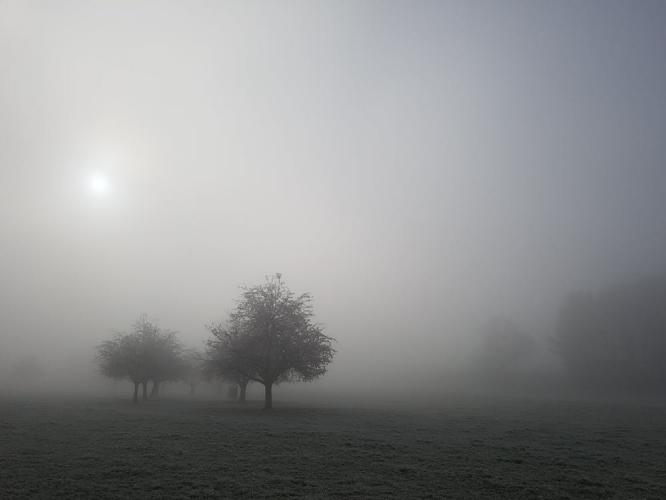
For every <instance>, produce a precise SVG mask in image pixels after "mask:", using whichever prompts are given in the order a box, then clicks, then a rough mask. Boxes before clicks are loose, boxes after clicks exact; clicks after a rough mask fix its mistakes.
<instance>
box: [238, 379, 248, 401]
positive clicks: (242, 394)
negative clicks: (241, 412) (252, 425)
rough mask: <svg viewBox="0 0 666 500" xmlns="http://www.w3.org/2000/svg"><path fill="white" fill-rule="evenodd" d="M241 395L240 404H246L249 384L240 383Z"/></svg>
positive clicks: (239, 397) (239, 396)
mask: <svg viewBox="0 0 666 500" xmlns="http://www.w3.org/2000/svg"><path fill="white" fill-rule="evenodd" d="M238 387H239V388H240V394H239V395H238V402H239V403H245V395H246V394H247V382H239V383H238Z"/></svg>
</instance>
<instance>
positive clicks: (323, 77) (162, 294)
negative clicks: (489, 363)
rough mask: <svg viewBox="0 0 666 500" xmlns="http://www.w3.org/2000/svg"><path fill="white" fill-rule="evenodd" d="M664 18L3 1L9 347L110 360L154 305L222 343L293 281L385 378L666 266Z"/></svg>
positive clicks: (349, 362)
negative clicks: (242, 296)
mask: <svg viewBox="0 0 666 500" xmlns="http://www.w3.org/2000/svg"><path fill="white" fill-rule="evenodd" d="M665 27H666V2H663V1H629V0H626V1H623V2H614V1H609V0H603V1H601V0H600V1H571V2H570V1H549V2H540V1H503V2H498V1H488V2H483V1H460V2H445V1H439V2H428V1H409V2H408V1H404V2H395V1H394V2H391V1H376V2H373V1H360V0H359V1H333V0H330V1H327V2H314V1H311V0H308V1H282V2H252V1H240V0H239V1H236V2H218V1H209V2H197V1H188V2H164V1H159V2H157V1H156V2H141V1H136V2H135V1H133V2H112V1H107V2H97V1H78V2H73V1H57V2H56V1H51V2H37V1H7V0H0V224H1V226H0V227H1V229H2V230H1V231H0V252H1V255H0V349H2V348H3V346H4V347H5V348H6V349H5V351H4V352H5V353H7V352H9V347H11V348H12V349H13V350H14V351H17V352H18V351H21V352H23V351H26V350H30V349H34V348H35V347H39V348H40V349H47V350H48V352H65V353H67V352H72V353H77V354H85V355H87V354H86V353H90V352H92V351H91V346H94V345H95V344H96V343H98V342H99V341H100V340H101V339H103V338H105V337H107V336H109V335H110V333H111V332H112V331H113V330H121V329H124V328H127V327H128V325H129V324H130V323H131V322H132V321H133V320H134V319H135V318H136V317H137V316H138V315H139V314H141V313H144V312H145V313H147V314H148V315H149V316H150V317H152V318H155V319H158V320H159V322H160V324H161V325H162V326H164V327H168V328H173V329H176V330H179V331H181V332H182V337H183V338H184V339H185V340H186V341H187V342H188V343H190V344H192V345H195V346H198V345H201V342H202V341H203V340H204V339H205V338H206V336H207V334H206V331H205V329H204V325H205V324H206V323H209V322H211V321H215V320H221V319H224V317H225V316H226V314H227V313H228V312H229V310H230V309H231V308H232V306H233V299H234V297H236V296H238V293H239V290H238V286H239V285H241V284H244V283H245V284H249V285H252V284H255V283H258V282H260V281H261V280H262V279H263V277H264V275H266V274H272V273H275V272H281V273H283V276H284V279H285V281H286V283H287V284H288V285H289V286H290V287H291V288H292V289H294V290H295V291H297V292H301V291H310V292H312V293H313V295H314V297H315V308H316V309H315V310H316V312H317V317H318V319H319V320H320V321H321V322H322V323H323V324H324V325H325V326H326V327H327V331H328V333H329V334H330V335H333V336H334V337H336V338H338V340H339V344H338V349H339V350H340V355H339V357H338V363H339V364H340V365H344V366H350V367H351V366H354V367H356V369H358V370H361V365H362V364H363V362H362V359H363V358H364V357H366V356H368V354H371V357H372V361H371V362H370V366H371V368H369V369H372V367H373V366H380V365H381V364H382V363H383V362H385V361H395V360H403V361H405V360H406V361H410V360H437V359H439V358H443V357H445V355H446V353H451V352H455V349H456V346H457V344H458V343H460V342H464V335H466V333H465V332H467V331H468V330H473V329H474V328H475V327H476V326H477V325H478V324H479V323H481V322H483V321H484V320H485V319H486V318H489V317H492V316H494V315H497V314H506V315H509V316H512V317H514V318H515V319H516V320H517V321H519V322H520V321H523V322H526V324H529V325H536V324H539V321H541V320H542V319H543V318H548V317H549V315H551V314H554V312H555V311H556V308H557V306H558V303H559V301H560V300H561V298H562V296H563V294H564V293H566V292H567V291H569V290H571V289H573V288H578V287H590V288H594V287H596V286H598V285H599V284H600V283H603V282H604V281H607V280H612V279H615V277H621V276H625V275H634V274H637V273H647V272H663V271H664V270H666V260H665V259H666V215H665V214H666V201H665V200H666V161H665V160H666V140H664V139H665V137H666V57H665V54H666V29H665ZM94 176H98V177H99V176H101V177H103V179H105V182H108V189H106V191H104V192H97V191H95V190H94V189H91V186H90V182H91V178H93V177H94ZM535 318H536V319H535ZM537 319H538V320H537ZM74 341H76V342H74Z"/></svg>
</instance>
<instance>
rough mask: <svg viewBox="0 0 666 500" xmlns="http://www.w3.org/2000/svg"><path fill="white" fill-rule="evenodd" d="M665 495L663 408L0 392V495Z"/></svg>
mask: <svg viewBox="0 0 666 500" xmlns="http://www.w3.org/2000/svg"><path fill="white" fill-rule="evenodd" d="M53 496H60V497H64V498H118V497H120V498H165V497H178V498H187V497H191V498H202V497H246V498H262V497H269V496H270V497H308V498H329V497H336V498H352V497H355V498H369V497H376V498H387V497H396V498H407V497H414V498H420V497H437V498H441V497H455V498H479V497H484V498H492V497H504V498H520V497H524V498H666V408H664V407H663V406H659V405H637V404H627V405H619V404H610V403H580V402H578V403H576V402H552V401H551V402H529V401H518V400H512V401H506V400H505V401H500V400H493V401H483V400H478V399H477V400H472V399H464V398H456V399H451V400H445V401H442V402H440V403H439V404H438V405H437V408H436V409H427V410H426V409H422V410H408V409H405V408H389V407H381V408H380V407H376V408H361V407H352V406H349V407H340V408H336V407H330V406H328V407H327V406H317V407H315V406H308V405H307V403H306V404H303V405H295V404H294V403H289V404H286V403H282V404H280V402H278V403H277V408H276V409H275V410H274V412H273V413H270V414H267V413H265V412H263V411H262V410H261V409H260V407H259V406H258V404H254V403H251V404H249V405H248V406H247V407H239V406H237V405H234V404H230V403H224V402H218V401H201V400H186V399H182V400H178V399H170V400H162V401H154V402H153V401H151V402H149V403H146V404H144V405H139V406H137V407H134V406H132V405H131V404H129V403H128V402H126V401H124V400H114V399H102V398H99V399H94V398H87V399H86V398H66V399H61V400H58V399H56V398H47V399H40V398H27V397H24V398H17V397H3V398H1V399H0V497H2V498H4V499H7V498H28V497H35V498H44V497H53Z"/></svg>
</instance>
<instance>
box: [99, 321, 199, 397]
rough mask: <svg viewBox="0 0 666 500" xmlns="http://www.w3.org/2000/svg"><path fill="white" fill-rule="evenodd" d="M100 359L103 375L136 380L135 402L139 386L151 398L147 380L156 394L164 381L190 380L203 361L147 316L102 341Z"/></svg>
mask: <svg viewBox="0 0 666 500" xmlns="http://www.w3.org/2000/svg"><path fill="white" fill-rule="evenodd" d="M198 358H199V359H200V356H199V357H198ZM97 359H98V362H99V365H100V369H101V371H102V373H103V374H104V375H106V376H108V377H111V378H114V379H117V380H120V379H129V380H130V381H131V382H132V383H133V384H134V397H133V399H134V402H135V403H136V402H137V401H138V399H139V387H142V389H143V391H142V397H143V399H148V383H149V382H152V390H151V394H150V396H151V397H157V396H158V395H159V389H160V384H161V383H163V382H167V381H176V380H183V379H186V380H191V379H192V377H193V373H194V372H195V371H200V368H199V366H200V364H201V362H200V361H198V359H197V356H196V354H195V353H194V352H193V351H185V350H184V349H183V346H182V344H181V343H180V341H179V340H178V337H177V335H176V333H175V332H172V331H168V330H163V329H161V328H159V327H158V326H157V325H155V324H154V323H152V322H150V321H148V319H146V318H145V317H142V318H140V319H139V320H138V321H137V322H136V323H134V325H133V326H132V330H131V332H129V333H118V334H116V335H115V336H114V338H113V339H111V340H107V341H105V342H102V344H100V346H99V348H98V354H97Z"/></svg>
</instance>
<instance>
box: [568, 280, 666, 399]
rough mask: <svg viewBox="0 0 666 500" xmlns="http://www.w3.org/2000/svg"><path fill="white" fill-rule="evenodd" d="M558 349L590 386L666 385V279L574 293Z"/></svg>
mask: <svg viewBox="0 0 666 500" xmlns="http://www.w3.org/2000/svg"><path fill="white" fill-rule="evenodd" d="M555 346H556V350H557V352H558V353H559V354H560V355H561V357H562V359H563V361H564V363H565V365H566V367H567V368H568V370H569V372H570V374H571V375H572V377H574V379H575V380H576V381H577V382H578V383H580V384H582V385H586V386H589V387H591V388H608V389H625V390H632V391H659V392H662V393H663V391H664V389H665V388H666V364H665V363H664V359H666V278H664V277H661V278H650V279H643V280H637V281H634V282H631V283H624V284H621V285H616V286H612V287H609V288H606V289H604V290H602V291H600V292H598V293H583V292H580V293H576V294H572V295H571V296H570V297H568V299H567V300H566V302H565V303H564V305H563V306H562V308H561V311H560V315H559V323H558V330H557V335H556V337H555Z"/></svg>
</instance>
